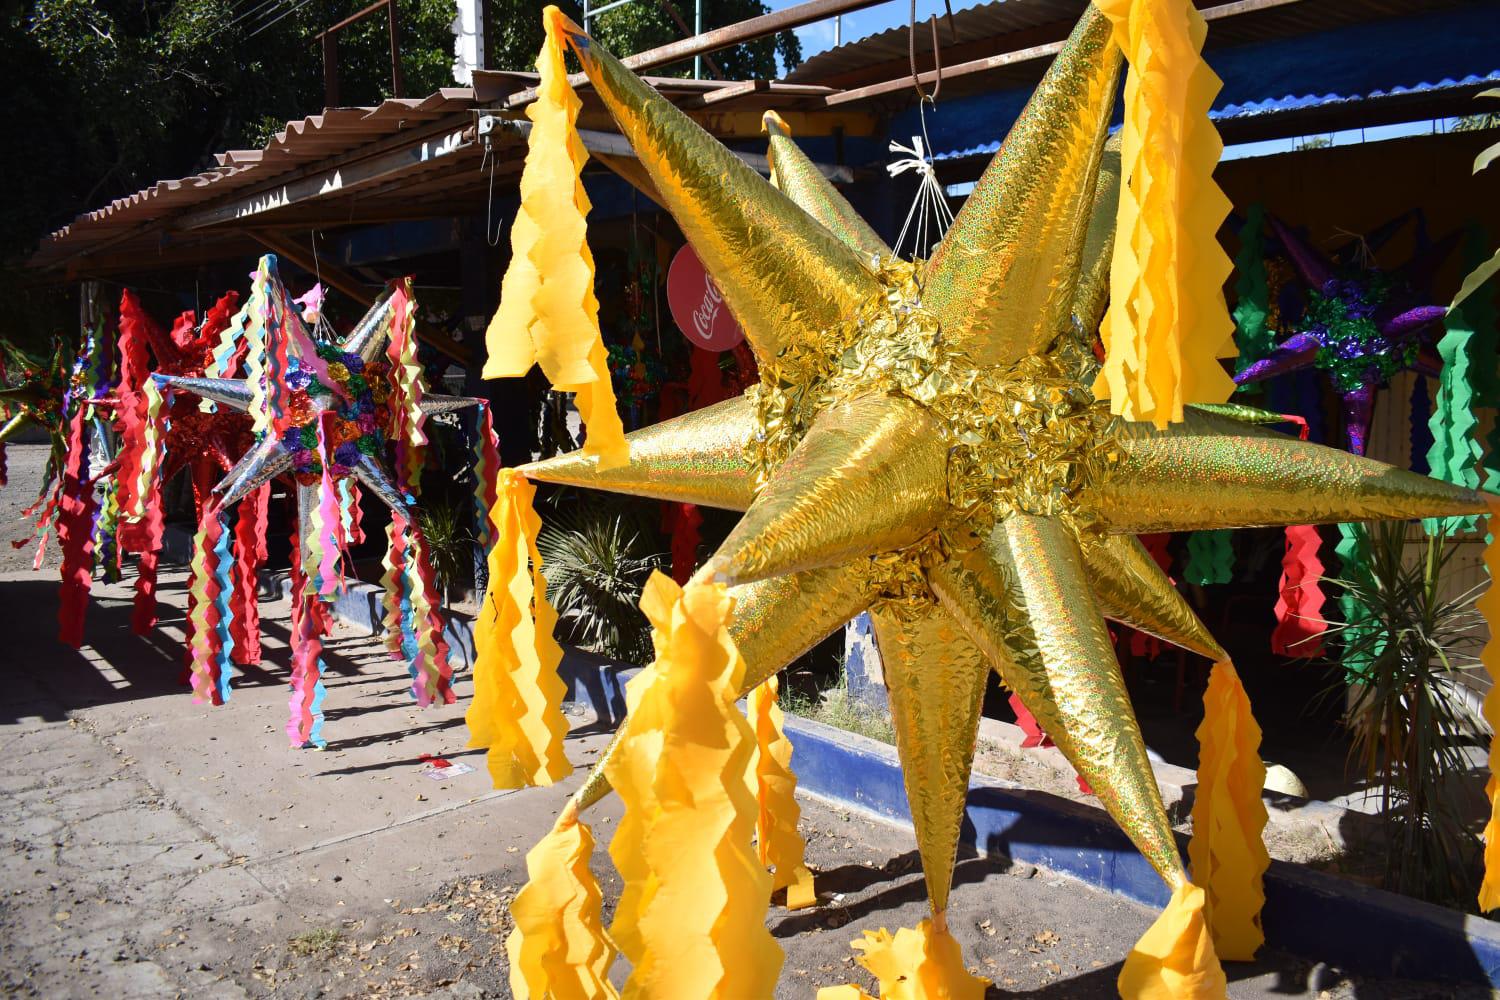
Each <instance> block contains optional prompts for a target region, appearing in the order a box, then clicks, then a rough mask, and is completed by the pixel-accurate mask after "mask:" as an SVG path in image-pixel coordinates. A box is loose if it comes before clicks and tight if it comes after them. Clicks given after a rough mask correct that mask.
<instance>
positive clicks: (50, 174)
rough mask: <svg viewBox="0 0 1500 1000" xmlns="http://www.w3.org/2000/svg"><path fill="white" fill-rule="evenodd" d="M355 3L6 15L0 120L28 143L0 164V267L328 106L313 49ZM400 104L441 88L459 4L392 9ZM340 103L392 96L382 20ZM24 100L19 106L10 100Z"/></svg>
mask: <svg viewBox="0 0 1500 1000" xmlns="http://www.w3.org/2000/svg"><path fill="white" fill-rule="evenodd" d="M361 6H363V4H361V3H360V2H358V0H30V2H28V3H10V4H7V5H6V6H5V7H4V8H3V10H4V21H3V24H0V62H3V64H4V65H5V66H7V67H8V68H9V70H10V73H11V74H12V81H13V83H12V86H11V87H10V88H8V98H7V101H6V102H5V104H4V107H3V110H0V115H3V116H4V118H3V122H4V125H5V126H6V129H5V132H6V134H8V135H10V136H12V137H17V136H25V137H26V140H25V141H23V142H9V143H6V144H5V149H4V151H3V152H0V157H3V158H4V159H3V160H0V164H3V169H4V175H5V177H6V179H7V182H8V183H10V184H12V185H14V188H13V190H12V192H11V196H10V197H8V198H7V199H5V200H4V203H3V206H0V256H3V257H6V258H9V257H12V256H14V255H15V254H17V253H24V252H26V251H27V250H28V249H29V248H30V246H31V245H33V244H34V243H35V241H36V239H37V238H38V237H40V236H41V235H42V233H43V232H45V231H48V230H51V229H54V228H57V227H58V226H61V225H63V224H65V223H67V222H68V221H69V220H70V219H71V218H72V217H73V216H74V215H76V214H77V213H78V212H80V211H83V210H85V209H88V208H95V207H98V206H99V205H100V204H102V203H105V202H107V201H108V200H110V199H112V198H116V197H119V196H121V195H125V194H129V193H131V192H134V191H136V190H139V189H140V188H142V187H145V186H146V185H148V184H151V183H152V182H154V181H156V180H159V179H162V178H175V177H181V176H184V175H186V174H190V173H192V172H193V171H195V170H201V169H204V168H206V167H208V166H211V165H212V163H213V160H212V154H213V153H214V152H215V151H218V150H222V149H226V148H245V147H258V146H260V145H261V144H263V143H264V142H265V141H266V139H267V138H269V137H270V136H271V135H272V134H274V133H275V132H276V131H278V130H279V129H281V128H282V127H284V124H285V122H286V121H287V120H288V119H291V118H296V117H300V116H303V115H307V114H312V113H316V111H317V110H318V109H320V108H321V107H322V106H323V61H322V53H321V50H320V49H319V47H318V45H317V43H316V42H315V41H314V36H315V35H316V34H317V33H318V32H319V31H321V30H322V29H323V28H325V27H327V26H328V25H330V24H333V23H334V22H336V21H338V20H340V19H342V18H344V17H346V16H348V15H349V14H350V13H353V12H354V11H356V10H358V9H359V8H360V7H361ZM400 9H401V42H402V68H403V71H404V74H405V79H406V87H407V92H408V93H412V94H426V93H430V92H431V91H433V90H435V89H437V88H438V87H440V86H442V85H444V84H446V83H448V82H449V72H450V70H449V67H450V64H451V62H452V49H453V36H452V31H451V27H450V25H451V23H452V21H453V16H454V4H453V0H402V3H401V6H400ZM339 70H340V73H339V75H340V81H341V92H342V94H341V96H342V98H343V101H342V102H343V103H350V104H366V103H370V102H373V101H377V100H379V99H381V98H382V97H386V96H389V94H390V56H389V43H388V41H387V34H386V21H385V18H384V17H383V16H381V15H377V16H375V17H372V18H370V19H368V20H366V21H364V22H362V23H360V24H359V25H357V26H355V27H353V28H350V29H348V30H347V31H346V32H345V33H344V34H343V35H341V37H340V41H339ZM18 98H19V99H18Z"/></svg>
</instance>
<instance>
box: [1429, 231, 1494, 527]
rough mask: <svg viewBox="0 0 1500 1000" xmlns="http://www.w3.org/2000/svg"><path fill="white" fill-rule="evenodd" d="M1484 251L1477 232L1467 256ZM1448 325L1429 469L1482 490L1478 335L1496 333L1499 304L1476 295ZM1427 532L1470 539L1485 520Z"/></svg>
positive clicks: (1458, 520) (1432, 523)
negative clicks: (1443, 531)
mask: <svg viewBox="0 0 1500 1000" xmlns="http://www.w3.org/2000/svg"><path fill="white" fill-rule="evenodd" d="M1484 246H1485V239H1484V234H1483V233H1481V232H1479V231H1478V229H1477V227H1471V228H1470V230H1469V237H1468V240H1467V242H1466V246H1465V248H1464V249H1465V256H1466V257H1467V258H1469V259H1470V261H1471V262H1472V260H1473V258H1475V257H1483V255H1484ZM1443 326H1444V328H1445V329H1446V330H1447V332H1446V333H1445V334H1444V335H1443V339H1442V340H1440V341H1438V348H1437V349H1438V354H1440V355H1441V356H1442V358H1443V373H1442V376H1441V378H1440V379H1439V380H1438V395H1437V404H1436V406H1435V407H1434V408H1433V413H1432V419H1431V420H1429V421H1428V427H1430V428H1431V429H1432V447H1431V448H1430V449H1429V450H1428V452H1427V465H1428V467H1429V469H1430V470H1431V475H1432V476H1433V477H1435V478H1437V479H1441V480H1443V481H1444V482H1449V483H1453V484H1454V485H1455V486H1464V487H1468V488H1469V489H1477V488H1478V487H1479V485H1480V482H1481V481H1482V480H1483V478H1484V477H1483V471H1484V458H1483V456H1484V450H1483V448H1482V447H1481V446H1480V443H1479V439H1478V434H1477V433H1476V431H1477V428H1478V426H1479V420H1478V418H1476V417H1475V416H1474V407H1475V406H1476V405H1477V404H1476V395H1477V394H1476V392H1475V380H1476V378H1477V377H1480V372H1479V371H1478V370H1477V369H1476V365H1475V364H1474V362H1475V357H1474V353H1475V352H1474V348H1475V346H1476V344H1475V340H1476V336H1477V333H1476V331H1477V330H1479V329H1481V328H1488V329H1490V330H1492V331H1493V330H1494V328H1495V310H1494V305H1493V303H1492V302H1491V301H1490V298H1489V296H1487V295H1478V296H1473V297H1471V298H1470V299H1469V300H1468V301H1467V302H1465V303H1464V304H1463V305H1461V306H1459V307H1458V308H1457V309H1450V310H1448V315H1447V316H1446V317H1445V318H1444V320H1443ZM1479 367H1481V368H1482V366H1479ZM1490 374H1491V375H1493V372H1491V373H1490ZM1422 527H1423V528H1425V529H1426V531H1427V533H1428V534H1436V533H1437V532H1438V531H1439V530H1440V529H1444V528H1446V530H1447V532H1448V534H1450V535H1456V534H1459V533H1465V534H1467V533H1469V532H1473V531H1477V530H1479V515H1477V514H1470V515H1467V516H1464V517H1447V518H1443V517H1429V518H1424V519H1423V521H1422Z"/></svg>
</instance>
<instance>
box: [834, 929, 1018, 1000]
mask: <svg viewBox="0 0 1500 1000" xmlns="http://www.w3.org/2000/svg"><path fill="white" fill-rule="evenodd" d="M854 948H856V949H857V950H859V951H861V952H863V954H862V955H860V956H859V957H858V958H856V959H855V961H856V962H858V963H859V964H860V965H862V966H863V967H864V968H865V969H866V970H867V971H868V972H869V973H870V974H871V975H872V976H874V977H875V981H876V983H877V984H878V990H879V992H878V993H877V994H876V996H878V997H879V998H880V1000H982V998H983V997H984V993H985V989H986V988H987V987H988V986H989V985H990V981H989V980H988V979H985V978H983V977H982V976H976V975H973V974H972V973H970V972H969V970H968V969H966V968H964V960H963V953H962V952H961V951H960V949H959V945H958V942H957V941H956V940H954V938H953V936H952V935H950V934H949V933H948V932H947V931H946V930H942V929H939V928H937V927H935V926H934V925H933V922H932V921H931V920H924V921H922V922H921V923H919V924H917V926H916V927H915V928H911V927H902V928H900V929H899V930H897V931H896V933H895V934H892V933H891V932H890V931H888V930H886V929H885V928H884V927H882V928H881V929H880V930H878V931H865V932H864V937H862V938H860V939H859V940H858V941H855V942H854ZM818 1000H875V997H872V996H871V995H870V994H869V993H867V992H866V991H865V990H863V989H862V988H860V987H858V986H825V987H824V988H823V989H821V990H819V991H818Z"/></svg>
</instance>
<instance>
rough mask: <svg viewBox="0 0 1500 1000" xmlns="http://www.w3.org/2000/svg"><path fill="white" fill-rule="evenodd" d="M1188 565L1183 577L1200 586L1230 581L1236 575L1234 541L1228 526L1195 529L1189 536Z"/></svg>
mask: <svg viewBox="0 0 1500 1000" xmlns="http://www.w3.org/2000/svg"><path fill="white" fill-rule="evenodd" d="M1187 550H1188V560H1187V565H1186V566H1184V567H1183V568H1182V578H1183V579H1184V580H1186V581H1187V582H1188V583H1196V584H1198V585H1199V586H1203V585H1205V584H1210V583H1228V582H1229V581H1230V579H1231V578H1232V577H1233V575H1234V543H1233V537H1232V532H1231V531H1230V530H1229V529H1228V528H1224V529H1222V530H1219V531H1195V532H1193V533H1192V534H1191V535H1189V536H1188V543H1187Z"/></svg>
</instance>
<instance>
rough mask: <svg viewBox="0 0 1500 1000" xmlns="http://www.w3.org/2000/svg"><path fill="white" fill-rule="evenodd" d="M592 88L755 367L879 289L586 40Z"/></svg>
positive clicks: (826, 238)
mask: <svg viewBox="0 0 1500 1000" xmlns="http://www.w3.org/2000/svg"><path fill="white" fill-rule="evenodd" d="M569 42H570V44H571V45H572V48H573V50H574V52H576V53H577V54H578V58H579V61H580V62H581V63H582V64H583V69H584V72H585V73H587V74H588V77H589V81H590V82H591V83H592V84H593V85H594V88H595V89H596V90H597V91H598V92H599V96H600V97H601V98H602V99H603V101H604V104H605V106H606V107H607V108H608V109H609V112H610V114H611V115H612V116H613V117H614V119H615V122H616V123H617V124H618V125H619V126H620V132H621V134H622V135H624V136H625V138H626V139H627V140H628V141H629V142H630V146H631V148H632V149H633V150H635V153H636V156H637V157H638V158H639V159H640V162H641V165H642V166H644V167H645V168H646V172H647V173H649V174H650V175H651V180H652V182H654V183H655V185H656V190H657V191H658V192H659V193H660V194H661V196H662V200H663V202H664V204H665V205H666V208H667V210H668V211H669V212H671V213H672V217H673V218H674V219H676V220H677V224H678V225H679V226H681V227H682V231H683V234H684V235H685V236H687V238H688V242H689V243H691V244H692V245H693V250H694V251H696V252H697V254H698V257H699V259H701V260H702V261H703V266H704V268H706V269H707V270H708V273H709V274H712V275H713V277H714V281H715V282H716V283H717V284H718V286H719V289H720V290H721V291H722V292H723V293H724V301H725V303H727V304H728V306H729V310H730V312H732V313H733V314H734V317H735V319H737V320H739V323H740V326H742V327H744V330H745V336H746V338H747V339H748V340H749V342H750V346H751V347H752V348H753V349H754V351H755V355H756V357H757V358H758V359H760V360H761V361H767V360H769V359H772V358H774V357H776V355H777V354H779V353H780V352H781V351H782V349H783V348H785V347H786V346H787V345H788V344H795V343H800V344H816V343H819V342H820V334H821V332H822V331H823V330H824V329H826V328H828V327H830V326H832V325H833V324H835V323H836V322H838V321H839V319H840V318H842V317H843V316H844V314H846V313H847V312H849V311H850V310H851V309H853V308H854V306H856V305H857V304H858V303H860V302H862V301H864V300H865V299H867V298H869V297H870V296H872V295H874V294H875V293H876V292H877V290H878V288H877V285H876V283H875V278H874V275H872V274H871V273H870V271H869V269H868V268H866V267H865V265H864V264H863V263H862V262H861V261H860V259H859V255H858V254H856V253H855V252H854V251H853V250H851V249H849V248H848V247H846V246H844V244H842V243H840V242H839V240H838V238H837V237H836V236H834V235H833V234H832V233H830V232H829V231H828V230H827V229H825V228H823V227H822V226H821V225H819V224H818V223H817V222H815V221H814V220H813V219H812V218H810V217H809V216H808V214H807V213H806V212H804V211H802V210H801V209H799V208H798V207H797V206H796V205H795V204H793V203H792V201H791V199H789V198H788V197H787V196H786V195H784V194H782V193H781V192H780V191H777V190H776V189H775V188H773V187H772V186H771V185H770V183H768V182H767V181H766V179H765V178H763V177H761V176H760V175H759V174H757V173H756V172H755V171H754V170H751V169H750V168H749V167H748V166H746V165H745V163H744V161H743V160H741V159H740V158H739V157H737V156H735V155H734V154H733V153H731V152H730V151H729V150H728V149H726V148H725V147H724V146H723V144H721V143H720V142H719V141H718V140H717V139H715V138H714V137H713V136H711V135H709V134H708V133H707V132H705V131H703V129H702V128H700V127H699V126H698V124H697V123H696V122H694V121H693V120H692V119H691V118H689V117H688V116H687V115H685V114H683V113H682V112H681V111H679V110H677V108H675V107H674V106H673V105H672V104H671V103H670V102H669V101H667V100H665V99H664V98H663V97H662V96H661V95H660V94H658V93H657V92H656V91H655V90H653V89H652V88H651V87H650V86H648V85H647V84H646V83H645V82H644V81H642V80H641V79H640V78H639V77H637V76H636V75H635V74H634V73H631V72H630V71H629V70H627V69H626V68H625V67H624V66H621V65H620V63H619V62H618V60H616V59H615V57H614V56H612V55H610V54H609V53H608V52H606V51H604V49H602V48H600V47H599V45H598V44H597V43H595V42H593V41H591V40H590V39H589V38H588V37H587V36H586V35H583V34H581V33H580V34H575V35H570V36H569Z"/></svg>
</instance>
